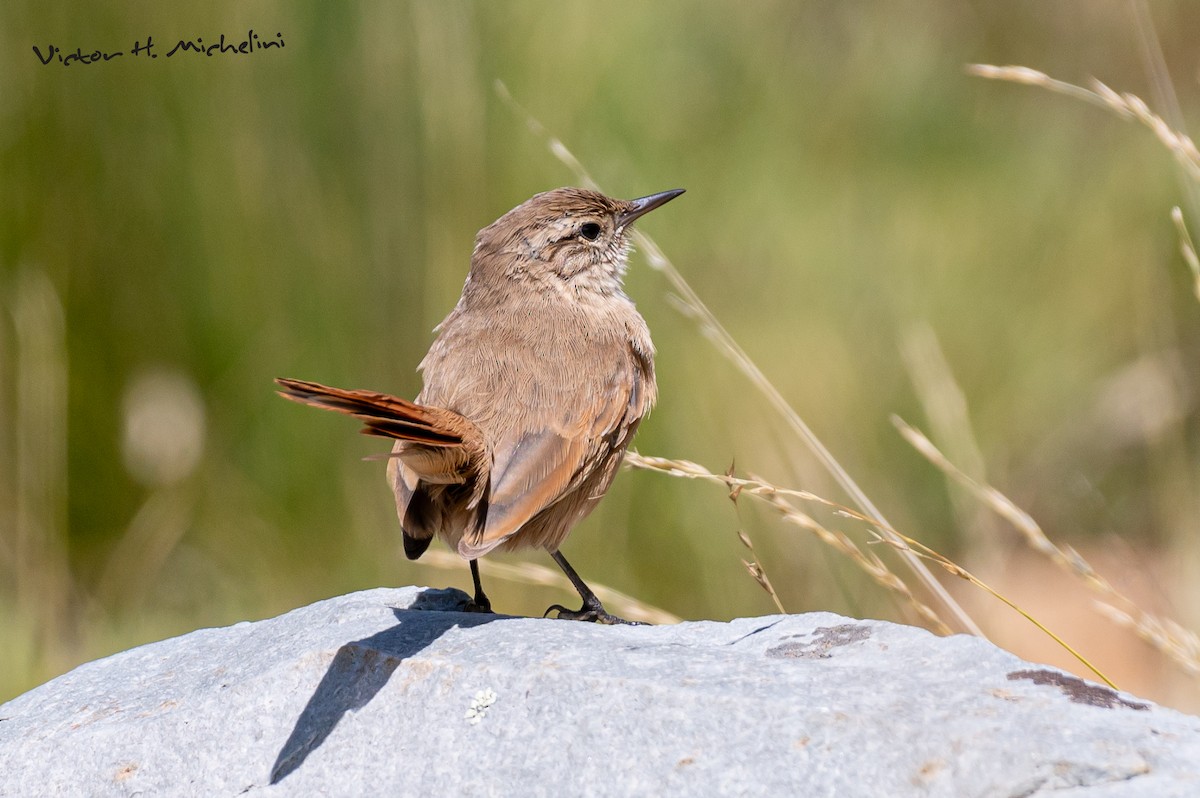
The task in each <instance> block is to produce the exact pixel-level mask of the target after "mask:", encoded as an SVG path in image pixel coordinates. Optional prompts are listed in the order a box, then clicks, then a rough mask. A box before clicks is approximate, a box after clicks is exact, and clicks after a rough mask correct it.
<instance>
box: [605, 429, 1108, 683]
mask: <svg viewBox="0 0 1200 798" xmlns="http://www.w3.org/2000/svg"><path fill="white" fill-rule="evenodd" d="M625 462H627V463H629V464H630V465H632V466H634V467H636V468H646V469H650V470H654V471H662V472H664V473H667V474H670V475H672V476H677V477H684V478H687V479H704V480H709V481H718V482H725V483H726V484H731V485H736V486H738V487H739V488H740V492H741V493H743V494H748V495H750V496H754V497H757V498H760V499H762V500H763V501H766V502H768V503H769V504H771V505H772V506H774V507H775V509H777V510H778V511H780V513H781V514H782V515H783V519H784V520H785V521H787V522H789V523H792V524H795V525H796V526H800V527H802V528H804V529H807V530H809V531H810V532H812V533H813V534H815V535H816V536H817V538H818V539H820V540H821V541H822V542H823V543H825V544H827V545H829V546H832V547H833V548H834V549H836V550H837V551H839V552H841V553H842V554H844V555H846V556H847V557H849V558H850V559H851V560H852V561H853V562H854V563H855V564H857V565H858V566H859V567H860V568H862V569H863V570H864V571H866V572H867V573H868V574H869V575H870V576H871V578H873V579H874V580H875V581H876V582H878V583H879V584H881V585H883V586H884V587H885V588H887V589H888V590H891V591H892V592H894V593H897V594H899V595H900V596H901V597H903V598H904V599H905V600H906V601H907V602H908V603H909V604H910V605H912V606H913V607H914V608H915V609H916V610H917V612H918V614H920V615H921V617H922V618H923V619H925V621H926V622H927V623H929V624H930V626H931V627H932V628H933V629H934V630H935V631H937V632H939V633H941V634H948V633H949V631H950V630H949V629H947V628H946V627H945V624H943V623H942V622H941V620H940V619H939V618H938V617H937V615H936V614H935V613H934V612H933V610H931V609H930V608H929V607H928V606H926V605H924V604H922V603H921V602H919V601H918V600H917V599H916V598H915V597H914V596H913V595H912V593H911V592H910V591H909V589H908V586H907V585H905V584H904V582H903V581H902V580H900V578H899V577H897V576H896V575H895V574H893V573H892V572H891V571H889V570H888V569H887V566H886V565H884V563H883V562H882V561H881V560H880V559H879V557H878V556H876V555H875V554H874V553H870V552H867V553H864V552H863V551H862V550H860V549H859V548H858V547H857V546H855V545H854V543H853V541H851V540H850V539H849V538H847V537H846V535H845V534H843V533H841V532H831V531H829V530H828V529H826V528H825V527H824V526H822V525H821V524H820V523H818V522H817V521H816V520H814V519H813V518H812V517H811V516H809V515H807V514H806V513H803V512H801V511H800V510H798V509H797V508H796V507H795V506H794V505H792V504H791V503H790V502H789V501H787V499H785V498H784V497H785V496H795V497H796V498H799V499H803V500H805V501H813V502H816V503H818V504H822V505H825V506H826V507H831V508H834V509H835V510H837V511H838V512H839V513H840V514H842V515H845V516H847V517H850V518H854V519H856V520H858V521H862V522H864V523H866V524H869V525H871V526H872V527H875V529H873V530H871V532H872V534H873V535H875V536H876V538H877V540H878V541H879V542H881V543H886V544H887V545H889V546H892V547H893V548H897V549H901V548H903V549H907V550H908V552H909V553H910V554H912V555H913V556H915V557H922V558H924V559H928V560H931V561H933V562H935V563H937V564H938V565H940V566H941V567H942V568H944V569H945V570H946V571H947V572H948V573H950V574H953V575H954V576H957V577H958V578H960V579H965V580H966V581H968V582H970V583H971V584H973V585H975V586H976V587H978V588H980V589H981V590H984V591H987V592H988V593H990V594H991V595H992V596H994V597H995V598H997V599H999V600H1000V601H1002V602H1004V603H1005V604H1006V605H1008V606H1009V607H1011V608H1012V609H1013V610H1015V611H1016V612H1017V613H1019V614H1020V615H1021V616H1022V617H1023V618H1025V619H1026V620H1027V621H1029V622H1030V623H1032V624H1033V625H1034V626H1036V627H1037V628H1038V629H1040V630H1041V631H1042V632H1043V633H1045V634H1046V635H1048V636H1049V637H1050V638H1051V639H1052V640H1054V641H1055V642H1056V643H1058V644H1059V645H1060V646H1062V647H1063V648H1064V649H1065V650H1066V651H1068V652H1070V654H1071V656H1073V657H1075V658H1076V659H1077V660H1078V661H1079V662H1080V663H1081V664H1083V666H1084V667H1086V668H1087V669H1088V670H1090V671H1091V672H1092V673H1094V674H1096V676H1097V677H1098V678H1099V679H1101V680H1102V681H1103V682H1104V683H1105V684H1107V685H1109V686H1110V687H1113V688H1114V689H1117V688H1116V685H1114V684H1113V683H1112V682H1111V681H1110V680H1109V679H1108V677H1106V676H1105V675H1104V674H1103V673H1101V672H1100V671H1099V670H1098V669H1097V668H1096V666H1094V665H1092V663H1091V662H1089V661H1088V660H1087V659H1086V658H1085V657H1084V656H1083V655H1082V654H1080V653H1079V652H1078V651H1076V650H1075V649H1073V648H1072V647H1071V646H1070V645H1068V644H1067V642H1066V641H1064V640H1063V639H1062V638H1061V637H1059V636H1058V635H1056V634H1055V633H1054V632H1052V631H1050V630H1049V629H1048V628H1046V626H1044V625H1043V624H1042V623H1041V622H1040V621H1038V620H1037V619H1036V618H1034V617H1033V616H1032V615H1030V614H1029V613H1028V612H1026V611H1025V610H1023V609H1021V607H1020V606H1018V605H1017V604H1015V603H1014V602H1013V601H1011V600H1010V599H1008V598H1007V597H1005V596H1004V595H1003V594H1001V593H1000V592H998V591H996V590H995V589H993V588H992V587H991V586H989V585H988V584H987V583H985V582H984V581H983V580H981V579H979V578H978V577H976V576H975V575H974V574H972V573H971V572H970V571H968V570H967V569H965V568H963V567H962V566H960V565H958V564H957V563H955V562H954V561H952V560H950V559H949V558H947V557H945V556H943V555H942V554H939V553H938V552H936V551H934V550H933V549H931V548H929V547H928V546H926V545H925V544H923V543H921V542H919V541H917V540H914V539H913V538H910V537H908V536H907V535H904V534H903V533H901V532H897V531H896V530H895V529H889V530H887V531H888V532H890V533H891V534H890V535H888V536H887V537H885V536H884V535H883V534H882V533H881V532H882V527H881V525H880V522H879V521H878V520H877V519H873V518H869V517H867V516H865V515H863V514H862V513H859V512H857V511H855V510H853V509H851V508H849V507H843V506H841V505H839V504H837V503H836V502H832V501H829V500H828V499H824V498H822V497H820V496H817V495H816V494H814V493H811V492H809V491H804V490H793V489H790V488H780V487H778V486H775V485H772V484H770V483H768V482H765V481H763V480H762V479H760V478H757V477H751V478H750V479H740V478H737V477H733V476H729V475H726V476H718V475H716V474H713V473H712V472H710V471H708V470H707V469H705V468H704V467H703V466H701V465H698V464H696V463H693V462H691V461H688V460H670V459H667V458H664V457H646V456H645V455H641V454H638V453H637V452H628V453H626V455H625ZM876 530H880V531H876ZM1076 556H1078V555H1076ZM939 627H940V628H939Z"/></svg>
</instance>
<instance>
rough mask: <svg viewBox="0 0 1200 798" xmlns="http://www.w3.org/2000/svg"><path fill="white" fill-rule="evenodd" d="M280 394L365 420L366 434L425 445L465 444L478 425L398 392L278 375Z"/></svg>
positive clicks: (296, 400) (364, 431)
mask: <svg viewBox="0 0 1200 798" xmlns="http://www.w3.org/2000/svg"><path fill="white" fill-rule="evenodd" d="M275 382H276V384H277V385H279V387H280V388H282V389H283V390H281V391H279V395H280V396H282V397H283V398H284V399H291V400H292V401H293V402H299V403H301V404H306V405H312V406H313V407H322V408H325V409H326V410H336V411H337V412H339V413H345V414H346V415H349V416H354V417H355V418H357V419H359V420H360V421H362V422H363V423H364V424H365V425H366V426H364V427H363V429H362V433H363V434H364V435H377V436H379V437H381V438H394V439H396V440H401V441H412V442H413V443H417V444H421V445H423V446H432V447H449V446H459V445H462V444H463V443H464V441H465V439H467V438H470V437H472V433H475V432H476V430H475V425H474V424H472V423H471V422H470V421H468V420H467V419H466V418H464V417H463V416H461V415H459V414H458V413H455V412H454V411H452V410H446V409H444V408H440V407H426V406H425V405H419V404H417V403H416V402H410V401H409V400H407V399H401V398H400V397H398V396H390V395H388V394H385V393H375V392H374V391H354V390H346V389H344V388H330V387H329V386H326V385H321V384H320V383H316V382H308V381H306V380H291V379H286V378H279V379H276V380H275Z"/></svg>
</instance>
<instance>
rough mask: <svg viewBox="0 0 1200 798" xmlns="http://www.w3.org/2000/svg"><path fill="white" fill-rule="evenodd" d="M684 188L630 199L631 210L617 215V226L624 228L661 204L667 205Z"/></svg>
mask: <svg viewBox="0 0 1200 798" xmlns="http://www.w3.org/2000/svg"><path fill="white" fill-rule="evenodd" d="M683 191H684V190H683V189H682V188H673V189H671V190H670V191H660V192H659V193H657V194H651V195H650V196H648V197H638V198H637V199H635V200H630V201H629V210H627V211H625V212H624V213H622V214H621V215H620V216H618V217H617V227H618V228H623V227H627V226H628V225H630V224H632V223H633V221H634V220H635V219H637V218H638V217H640V216H645V215H646V214H647V213H650V211H652V210H654V209H655V208H657V207H658V206H660V205H666V204H667V203H668V202H670V201H671V200H673V199H675V198H676V197H678V196H679V195H680V194H682V193H683Z"/></svg>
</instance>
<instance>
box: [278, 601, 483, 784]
mask: <svg viewBox="0 0 1200 798" xmlns="http://www.w3.org/2000/svg"><path fill="white" fill-rule="evenodd" d="M466 598H467V596H466V594H464V593H462V592H461V591H458V590H426V591H423V592H422V593H421V595H420V596H418V597H417V600H416V601H414V602H413V605H412V607H411V608H408V609H393V612H395V613H396V621H397V623H396V625H395V626H393V627H391V628H389V629H385V630H384V631H382V632H379V633H378V634H374V635H371V636H370V637H367V638H363V639H362V640H355V641H354V642H352V643H347V644H346V645H344V646H342V647H341V648H340V649H338V652H337V655H336V656H334V658H333V662H331V663H330V664H329V670H328V671H326V672H325V676H324V677H323V678H322V679H321V683H320V684H319V685H317V690H316V692H315V693H313V695H312V698H310V699H309V700H308V704H307V705H306V706H305V707H304V711H303V712H301V713H300V717H299V718H298V719H297V720H296V726H295V727H294V728H293V729H292V733H291V735H289V736H288V739H287V742H285V743H284V744H283V748H282V749H281V750H280V751H279V756H278V757H276V759H275V765H274V766H273V767H272V768H271V783H272V784H277V783H279V782H280V781H282V780H283V779H284V778H285V777H287V776H288V775H289V774H290V773H292V772H293V771H294V770H296V769H297V768H298V767H300V766H301V765H302V764H304V760H305V759H307V758H308V755H309V754H311V753H312V752H313V751H315V750H316V749H317V748H319V747H320V746H321V744H322V743H324V742H325V738H327V737H328V736H329V735H330V733H331V732H332V731H333V730H334V728H335V727H336V726H337V725H338V722H339V721H341V719H342V716H343V715H345V714H346V713H347V712H354V711H357V710H359V709H362V708H363V707H365V706H366V705H367V704H369V703H370V702H371V699H373V698H374V697H375V695H376V694H377V693H378V692H379V691H380V690H382V689H383V686H384V685H385V684H387V683H388V680H389V679H391V678H392V674H393V673H394V672H395V671H396V668H397V667H399V666H400V663H402V662H404V660H405V659H407V658H408V657H411V656H413V655H414V654H416V653H417V652H419V651H421V649H423V648H425V647H426V646H428V645H429V644H430V643H432V642H433V641H435V640H437V639H438V638H439V637H441V636H442V635H443V634H445V633H446V631H447V630H449V629H452V628H454V627H456V626H458V627H462V628H468V627H472V626H479V625H481V624H485V623H490V622H492V621H495V620H499V619H501V618H504V617H506V616H501V615H482V614H480V615H475V614H467V613H463V612H461V611H455V610H458V609H461V607H462V606H463V605H464V604H465V601H466Z"/></svg>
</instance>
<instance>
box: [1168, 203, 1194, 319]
mask: <svg viewBox="0 0 1200 798" xmlns="http://www.w3.org/2000/svg"><path fill="white" fill-rule="evenodd" d="M1171 221H1172V222H1174V223H1175V229H1176V230H1177V231H1178V232H1179V253H1180V254H1181V255H1183V260H1184V262H1185V263H1187V265H1188V268H1189V269H1191V272H1192V291H1193V293H1195V294H1196V300H1197V301H1200V257H1197V256H1196V245H1195V244H1194V243H1192V236H1191V234H1190V233H1188V229H1187V224H1186V223H1185V222H1184V221H1183V211H1182V210H1180V208H1179V206H1178V205H1176V206H1175V207H1174V208H1172V209H1171Z"/></svg>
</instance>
